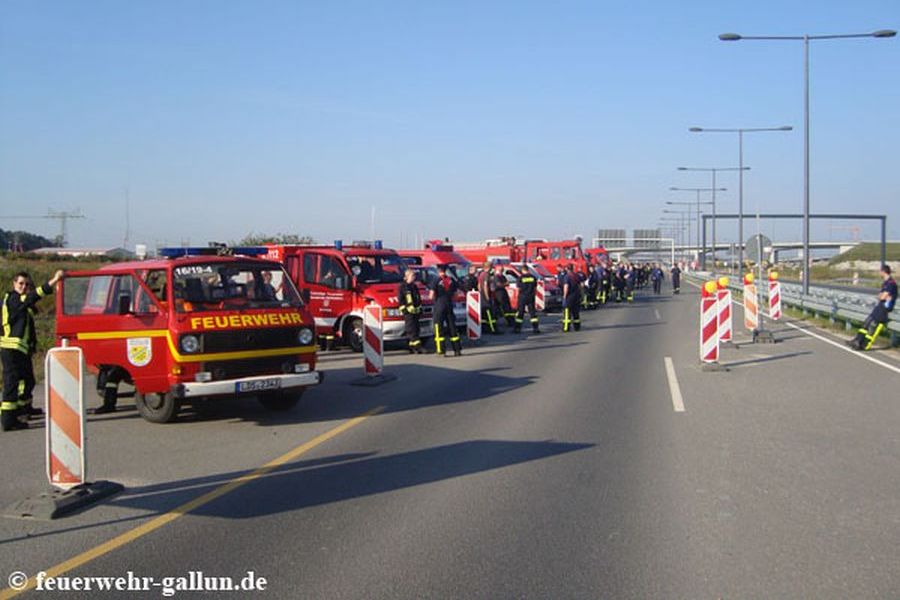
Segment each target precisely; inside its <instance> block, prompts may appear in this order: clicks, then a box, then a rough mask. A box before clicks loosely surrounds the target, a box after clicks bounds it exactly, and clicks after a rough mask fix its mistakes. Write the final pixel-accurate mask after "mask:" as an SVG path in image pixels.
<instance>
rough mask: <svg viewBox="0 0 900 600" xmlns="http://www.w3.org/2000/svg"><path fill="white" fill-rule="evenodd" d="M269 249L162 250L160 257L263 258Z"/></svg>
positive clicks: (249, 247)
mask: <svg viewBox="0 0 900 600" xmlns="http://www.w3.org/2000/svg"><path fill="white" fill-rule="evenodd" d="M267 252H268V249H266V248H263V247H256V246H240V247H233V248H229V247H222V246H219V247H215V248H198V247H188V248H160V249H159V255H160V256H163V257H165V258H179V257H181V256H237V255H241V256H263V255H264V254H266V253H267Z"/></svg>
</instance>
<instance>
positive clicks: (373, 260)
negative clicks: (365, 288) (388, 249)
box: [347, 255, 406, 283]
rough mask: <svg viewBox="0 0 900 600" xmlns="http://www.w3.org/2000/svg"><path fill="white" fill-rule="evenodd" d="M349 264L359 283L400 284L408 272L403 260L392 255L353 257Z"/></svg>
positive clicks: (350, 258) (348, 258) (350, 257)
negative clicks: (404, 273)
mask: <svg viewBox="0 0 900 600" xmlns="http://www.w3.org/2000/svg"><path fill="white" fill-rule="evenodd" d="M347 264H348V265H349V266H350V271H351V272H352V273H353V274H354V275H355V276H356V280H357V281H358V282H359V283H400V282H401V281H403V271H405V270H406V263H405V262H403V259H401V258H400V257H399V256H392V255H376V256H365V255H351V256H348V257H347Z"/></svg>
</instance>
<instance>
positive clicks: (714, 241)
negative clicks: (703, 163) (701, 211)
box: [678, 165, 750, 270]
mask: <svg viewBox="0 0 900 600" xmlns="http://www.w3.org/2000/svg"><path fill="white" fill-rule="evenodd" d="M678 170H679V171H706V172H708V173H712V259H713V270H715V268H716V173H717V172H719V171H740V172H741V175H743V172H744V171H749V170H750V167H745V166H743V165H741V166H740V167H678ZM742 180H743V178H742ZM703 258H704V260H703V262H704V266H705V263H706V255H705V254H704V255H703Z"/></svg>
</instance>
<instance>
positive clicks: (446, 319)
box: [430, 265, 462, 356]
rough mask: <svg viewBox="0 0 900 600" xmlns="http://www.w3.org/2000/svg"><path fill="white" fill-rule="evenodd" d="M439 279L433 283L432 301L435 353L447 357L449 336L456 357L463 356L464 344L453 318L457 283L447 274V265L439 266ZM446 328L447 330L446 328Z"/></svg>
mask: <svg viewBox="0 0 900 600" xmlns="http://www.w3.org/2000/svg"><path fill="white" fill-rule="evenodd" d="M437 271H438V278H437V279H435V280H434V282H432V284H431V286H430V288H431V300H432V301H433V302H434V346H435V352H437V353H438V354H443V355H444V356H448V355H447V347H446V345H444V344H443V342H444V340H445V339H448V338H445V337H444V335H445V334H446V335H449V341H450V344H451V345H452V346H453V354H454V356H460V355H462V344H461V343H460V341H459V332H457V331H456V318H455V317H454V316H453V296H454V294H456V291H457V289H458V288H457V286H456V282H455V281H454V280H453V278H452V277H450V276H449V275H448V274H447V267H446V266H445V265H438V267H437ZM445 326H446V330H445V329H444V327H445Z"/></svg>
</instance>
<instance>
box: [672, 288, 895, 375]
mask: <svg viewBox="0 0 900 600" xmlns="http://www.w3.org/2000/svg"><path fill="white" fill-rule="evenodd" d="M687 283H689V284H690V285H692V286H694V287H695V288H698V289H699V288H700V286H699V285H697V284H696V283H694V282H692V281H688V282H687ZM732 302H733V303H734V304H737V305H738V306H742V304H738V301H737V300H733V301H732ZM759 312H760V314H762V315H765V313H764V312H763V311H762V310H760V311H759ZM784 324H785V325H787V326H788V327H791V328H793V329H796V330H797V331H800V332H802V333H805V334H806V335H808V336H810V337H814V338H816V339H817V340H821V341H823V342H825V343H826V344H831V345H832V346H834V347H835V348H837V349H839V350H843V351H844V352H849V353H850V354H852V355H853V356H855V357H856V358H862V359H864V360H867V361H869V362H872V363H875V364H876V365H879V366H881V367H884V368H885V369H887V370H889V371H893V372H894V373H897V374H900V368H898V367H895V366H894V365H892V364H889V363H886V362H884V361H883V360H878V359H877V358H874V357H872V356H869V355H868V354H865V353H863V352H860V351H859V350H853V349H851V348H849V347H847V346H845V345H843V344H840V343H838V342H835V341H834V340H830V339H828V338H827V337H825V336H824V335H819V334H818V333H813V332H812V331H808V330H806V329H804V328H803V327H798V326H796V325H794V324H793V323H788V322H787V321H784Z"/></svg>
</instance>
